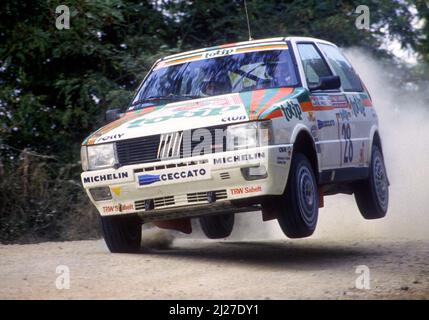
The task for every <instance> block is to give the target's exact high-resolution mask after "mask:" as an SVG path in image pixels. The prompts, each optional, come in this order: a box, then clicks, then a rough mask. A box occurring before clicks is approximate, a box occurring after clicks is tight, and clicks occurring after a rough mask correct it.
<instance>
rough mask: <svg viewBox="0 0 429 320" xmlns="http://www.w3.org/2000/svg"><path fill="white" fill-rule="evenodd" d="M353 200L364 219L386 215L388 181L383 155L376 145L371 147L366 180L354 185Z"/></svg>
mask: <svg viewBox="0 0 429 320" xmlns="http://www.w3.org/2000/svg"><path fill="white" fill-rule="evenodd" d="M355 199H356V203H357V205H358V208H359V211H360V212H361V214H362V216H363V217H364V218H365V219H380V218H383V217H384V216H385V215H386V212H387V207H388V204H389V181H388V180H387V174H386V167H385V165H384V159H383V154H382V153H381V150H380V149H379V148H378V146H376V145H374V146H373V147H372V154H371V163H370V166H369V176H368V179H366V180H362V181H358V182H357V183H356V187H355Z"/></svg>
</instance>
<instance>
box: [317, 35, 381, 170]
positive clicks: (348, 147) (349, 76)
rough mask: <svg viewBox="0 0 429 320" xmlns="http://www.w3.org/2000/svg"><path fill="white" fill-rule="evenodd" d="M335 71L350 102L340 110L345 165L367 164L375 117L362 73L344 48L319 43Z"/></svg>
mask: <svg viewBox="0 0 429 320" xmlns="http://www.w3.org/2000/svg"><path fill="white" fill-rule="evenodd" d="M318 46H319V48H320V50H321V51H322V53H323V54H324V55H325V57H326V60H327V62H328V63H329V65H330V66H331V68H332V70H333V72H334V73H335V74H336V75H338V76H339V77H340V79H341V88H342V91H343V92H344V95H345V96H346V98H347V102H348V105H347V107H346V108H343V109H342V110H340V112H339V117H338V122H339V128H340V132H341V149H342V157H341V167H343V168H347V167H359V166H367V165H368V161H369V154H368V153H369V150H370V149H369V145H368V144H369V139H370V137H369V134H370V131H371V126H372V124H373V117H371V116H370V115H369V112H368V107H371V106H372V103H371V100H370V98H369V96H368V94H367V93H366V92H365V90H364V88H363V85H362V82H361V80H360V78H359V76H358V75H357V74H356V72H355V71H354V69H353V67H352V65H351V64H350V62H349V61H348V60H347V59H346V58H345V57H344V55H343V54H342V53H341V52H340V50H339V49H338V48H337V47H336V46H334V45H331V44H327V43H318Z"/></svg>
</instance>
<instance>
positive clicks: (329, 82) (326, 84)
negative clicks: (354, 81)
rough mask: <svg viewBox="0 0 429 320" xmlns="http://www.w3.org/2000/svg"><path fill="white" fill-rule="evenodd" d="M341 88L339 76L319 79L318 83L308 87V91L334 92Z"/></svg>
mask: <svg viewBox="0 0 429 320" xmlns="http://www.w3.org/2000/svg"><path fill="white" fill-rule="evenodd" d="M340 87H341V79H340V77H339V76H327V77H320V79H319V83H318V84H316V85H310V86H309V89H310V90H311V91H314V90H335V89H339V88H340Z"/></svg>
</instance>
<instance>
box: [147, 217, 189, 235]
mask: <svg viewBox="0 0 429 320" xmlns="http://www.w3.org/2000/svg"><path fill="white" fill-rule="evenodd" d="M153 224H154V225H156V226H157V227H158V228H161V229H170V230H176V231H180V232H183V233H186V234H190V233H192V225H191V219H189V218H183V219H173V220H165V221H154V222H153Z"/></svg>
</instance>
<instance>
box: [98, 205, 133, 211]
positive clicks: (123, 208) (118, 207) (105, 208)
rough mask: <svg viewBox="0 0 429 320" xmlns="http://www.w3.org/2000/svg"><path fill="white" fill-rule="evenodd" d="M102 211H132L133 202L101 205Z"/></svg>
mask: <svg viewBox="0 0 429 320" xmlns="http://www.w3.org/2000/svg"><path fill="white" fill-rule="evenodd" d="M101 210H102V211H103V213H118V212H124V211H134V203H119V204H116V205H111V206H103V207H102V208H101Z"/></svg>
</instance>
